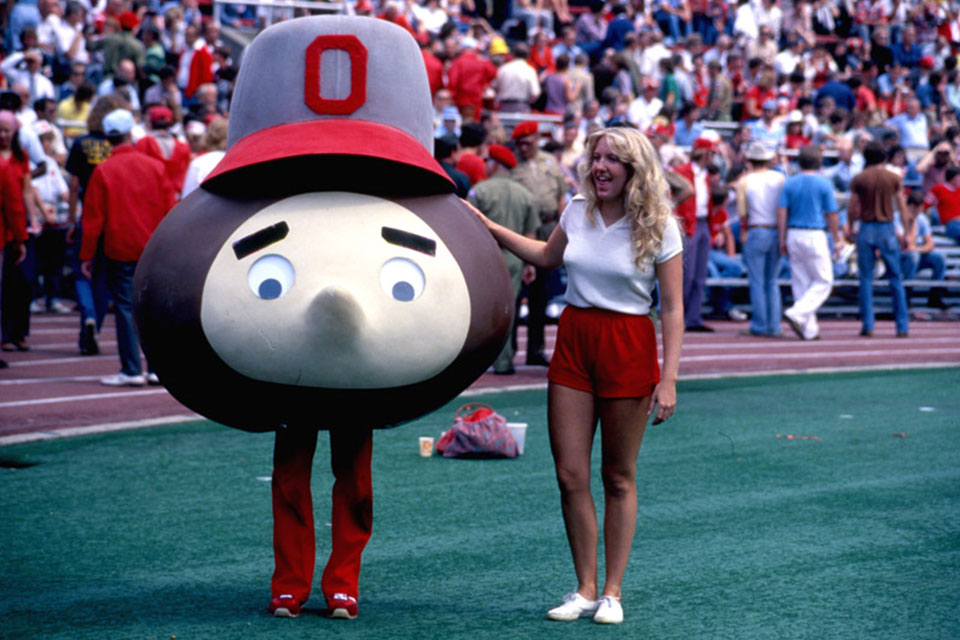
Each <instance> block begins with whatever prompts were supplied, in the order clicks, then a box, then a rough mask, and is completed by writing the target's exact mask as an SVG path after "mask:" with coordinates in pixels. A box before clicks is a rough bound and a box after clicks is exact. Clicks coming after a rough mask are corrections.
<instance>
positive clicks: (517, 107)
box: [493, 41, 540, 113]
mask: <svg viewBox="0 0 960 640" xmlns="http://www.w3.org/2000/svg"><path fill="white" fill-rule="evenodd" d="M511 51H512V53H513V60H511V61H510V62H506V63H504V64H502V65H500V68H499V69H497V79H496V81H495V82H494V83H493V86H494V88H495V89H496V91H497V103H498V104H499V111H502V112H507V113H529V112H530V105H532V104H533V103H534V102H536V100H537V98H539V97H540V79H539V78H538V77H537V72H536V70H535V69H534V68H533V67H531V66H530V64H529V63H528V62H527V56H528V55H530V48H529V47H528V46H527V43H526V42H523V41H519V42H516V43H514V45H513V48H512V50H511Z"/></svg>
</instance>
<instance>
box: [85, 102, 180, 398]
mask: <svg viewBox="0 0 960 640" xmlns="http://www.w3.org/2000/svg"><path fill="white" fill-rule="evenodd" d="M133 125H134V120H133V114H132V113H130V112H129V111H128V110H126V109H116V110H114V111H111V112H110V113H108V114H107V115H106V116H104V118H103V130H104V133H105V135H106V136H107V140H108V141H109V142H110V144H111V145H112V146H113V151H112V152H111V153H110V157H109V158H107V159H106V160H104V161H103V162H102V163H101V164H99V165H98V166H97V168H96V169H94V170H93V174H92V175H91V176H90V182H89V184H88V185H87V190H86V194H85V195H84V198H83V234H82V239H81V245H80V270H81V272H82V273H83V275H84V277H86V278H92V277H93V258H94V256H95V255H96V252H97V244H98V243H99V242H100V240H101V238H102V239H103V252H104V255H105V256H106V278H107V286H108V288H109V289H110V295H111V297H112V298H113V304H114V309H115V312H116V316H117V349H118V351H119V352H120V365H121V369H120V373H118V374H116V375H113V376H108V377H106V378H102V379H101V380H100V382H101V383H102V384H105V385H108V386H114V387H116V386H135V387H136V386H143V385H144V384H146V383H147V382H150V383H151V384H159V380H158V379H157V378H156V375H155V374H153V373H152V372H150V370H149V365H148V375H146V376H144V375H143V368H142V366H141V364H140V345H139V343H138V341H137V334H136V331H135V330H134V325H133V273H134V271H135V270H136V268H137V261H138V260H139V259H140V255H141V254H142V253H143V249H144V247H145V246H146V244H147V241H148V240H149V239H150V236H151V235H152V234H153V231H154V229H156V228H157V225H159V224H160V221H161V220H162V219H163V217H164V216H165V215H167V212H168V211H169V210H170V209H171V208H172V207H173V205H174V204H176V191H175V190H174V188H173V185H172V184H171V182H170V180H169V178H167V172H166V169H165V167H164V166H163V163H161V162H160V161H159V160H155V159H154V158H151V157H149V156H147V155H146V154H143V153H141V152H139V151H137V149H136V148H135V147H134V146H133V145H132V144H131V143H130V131H131V130H132V129H133Z"/></svg>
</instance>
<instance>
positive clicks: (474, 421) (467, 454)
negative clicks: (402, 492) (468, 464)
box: [437, 402, 518, 458]
mask: <svg viewBox="0 0 960 640" xmlns="http://www.w3.org/2000/svg"><path fill="white" fill-rule="evenodd" d="M437 452H438V453H440V454H442V455H443V457H444V458H516V457H517V454H518V451H517V441H516V440H515V439H514V438H513V434H512V433H510V430H509V429H507V419H506V418H504V417H503V416H501V415H500V414H499V413H497V412H496V411H494V410H493V407H491V406H490V405H488V404H485V403H483V402H470V403H467V404H465V405H463V406H462V407H460V408H459V409H457V412H456V414H454V418H453V426H452V427H451V428H450V429H449V430H448V431H447V432H446V433H444V434H443V436H441V438H440V440H439V441H438V442H437Z"/></svg>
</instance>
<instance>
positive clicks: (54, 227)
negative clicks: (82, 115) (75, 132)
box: [31, 101, 73, 313]
mask: <svg viewBox="0 0 960 640" xmlns="http://www.w3.org/2000/svg"><path fill="white" fill-rule="evenodd" d="M51 102H52V101H51ZM33 129H34V131H35V132H36V133H37V136H39V138H40V143H41V144H42V145H43V150H44V153H45V154H46V159H45V161H44V164H43V172H42V173H41V174H40V175H35V176H34V177H33V178H32V180H31V181H32V183H33V187H34V189H35V190H36V192H37V197H38V198H39V201H40V202H39V205H40V208H41V211H42V214H43V231H42V232H41V234H40V236H39V237H38V238H37V241H36V250H37V275H38V276H40V278H41V279H42V281H43V287H42V291H38V293H40V294H41V295H40V297H38V299H37V300H35V301H34V304H33V305H31V311H47V312H54V313H70V312H71V311H72V310H73V309H72V306H71V305H67V304H66V303H65V302H63V301H61V300H59V299H58V296H59V294H60V291H61V290H62V287H61V282H62V280H63V268H64V262H65V258H66V236H67V227H68V225H67V216H66V210H67V201H68V199H69V194H70V188H69V187H68V186H67V181H66V180H65V179H64V177H63V172H62V171H61V170H60V165H59V164H58V163H57V161H56V160H55V159H54V158H53V154H54V149H55V146H56V140H57V137H56V136H57V131H56V130H55V129H54V127H53V125H52V124H50V123H49V122H48V121H46V120H43V119H41V120H37V121H36V122H34V123H33Z"/></svg>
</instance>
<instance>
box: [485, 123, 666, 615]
mask: <svg viewBox="0 0 960 640" xmlns="http://www.w3.org/2000/svg"><path fill="white" fill-rule="evenodd" d="M584 158H585V160H584V162H583V163H582V164H581V166H580V180H581V195H579V196H577V197H575V198H574V199H573V201H571V203H570V205H569V206H568V207H567V208H566V209H565V210H564V212H563V214H562V216H561V217H560V224H559V225H558V226H557V228H556V229H555V230H554V232H553V233H552V234H551V236H550V238H549V239H548V240H547V241H546V242H539V241H536V240H533V239H530V238H526V237H524V236H521V235H519V234H517V233H514V232H512V231H510V230H508V229H506V228H504V227H502V226H500V225H498V224H496V223H494V222H491V221H490V220H488V219H487V218H485V217H483V216H482V215H481V214H480V213H479V212H477V214H478V215H480V217H481V219H482V220H483V221H484V223H485V224H486V225H487V227H488V228H489V229H490V231H491V233H492V234H493V236H494V237H495V238H496V239H497V241H498V242H500V244H501V245H503V246H504V247H506V248H507V249H508V250H510V251H512V252H513V253H515V254H516V255H517V256H519V257H520V258H521V259H522V260H524V261H526V262H530V263H532V264H534V265H536V266H538V267H543V268H545V269H553V268H555V267H557V266H559V265H560V264H561V262H562V263H563V264H565V265H566V268H567V277H568V284H567V292H566V301H567V303H568V304H567V307H566V309H565V310H564V312H563V314H562V316H561V318H560V322H559V327H558V330H557V345H556V349H555V351H554V355H553V359H552V360H551V363H550V370H549V374H548V380H549V390H548V400H547V404H548V409H547V420H548V423H549V431H550V443H551V450H552V452H553V457H554V462H555V464H556V472H557V481H558V483H559V486H560V497H561V507H562V510H563V519H564V523H565V525H566V530H567V538H568V541H569V543H570V550H571V552H572V554H573V565H574V570H575V572H576V576H577V589H576V591H574V592H573V593H570V594H568V595H567V596H566V597H565V598H564V600H563V604H561V605H560V606H558V607H556V608H554V609H551V610H550V611H549V612H548V613H547V615H548V617H549V618H551V619H553V620H576V619H577V618H579V617H582V616H588V615H589V616H593V619H594V621H595V622H599V623H613V624H615V623H619V622H622V621H623V609H622V607H621V604H620V596H621V584H622V582H623V576H624V573H625V570H626V567H627V560H628V558H629V556H630V547H631V543H632V541H633V535H634V530H635V528H636V520H637V493H636V490H637V487H636V466H637V456H638V454H639V452H640V444H641V442H642V440H643V434H644V430H645V428H646V424H647V419H648V418H649V416H650V415H652V414H653V413H654V411H655V412H656V416H655V419H654V424H657V423H658V422H662V421H663V420H666V419H667V418H669V417H670V416H671V415H672V414H673V412H674V408H675V407H676V380H677V369H678V363H679V358H680V343H681V340H682V336H683V276H682V267H681V256H680V254H681V250H682V249H681V246H682V245H681V236H680V229H679V226H678V224H677V222H676V220H675V219H674V218H673V216H672V208H671V205H670V200H669V196H668V193H669V190H668V186H667V182H666V180H665V179H664V176H663V171H662V169H661V167H660V162H659V160H658V158H657V154H656V151H655V150H654V148H653V146H652V145H651V144H650V142H649V141H648V140H647V138H646V137H645V136H644V135H643V134H641V133H640V132H639V131H636V130H634V129H628V128H620V127H614V128H609V129H602V130H600V131H597V132H595V133H593V134H591V135H590V137H589V138H588V139H587V145H586V151H585V154H584ZM657 284H659V285H660V300H661V318H662V326H663V370H662V375H661V370H660V367H659V366H658V362H657V344H656V334H655V331H654V326H653V322H652V321H651V320H650V317H649V315H648V313H649V310H650V306H651V304H652V300H651V294H652V292H653V289H654V286H655V285H657ZM598 419H599V423H600V434H601V447H602V460H603V463H602V477H603V487H604V504H605V505H606V512H605V514H604V518H603V522H604V527H603V535H604V550H605V555H606V574H605V579H604V582H603V586H602V588H598V585H599V582H598V571H597V565H598V560H597V549H598V541H599V527H598V520H597V514H596V507H595V505H594V501H593V495H592V494H591V492H590V457H591V449H592V447H593V440H594V434H595V432H596V428H597V422H598Z"/></svg>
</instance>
